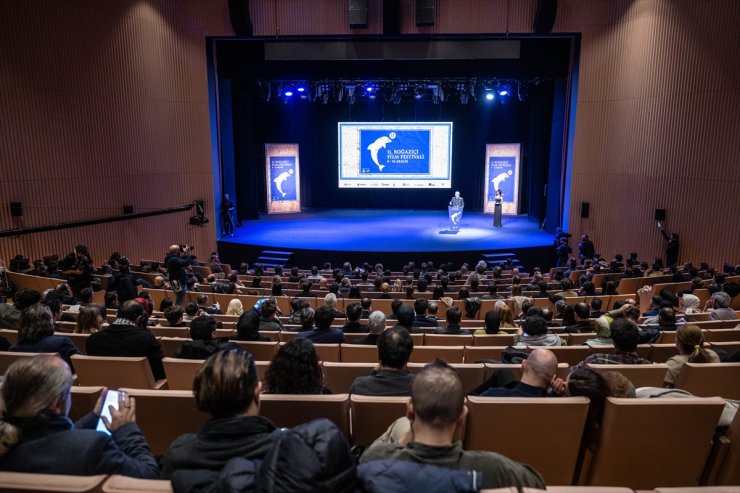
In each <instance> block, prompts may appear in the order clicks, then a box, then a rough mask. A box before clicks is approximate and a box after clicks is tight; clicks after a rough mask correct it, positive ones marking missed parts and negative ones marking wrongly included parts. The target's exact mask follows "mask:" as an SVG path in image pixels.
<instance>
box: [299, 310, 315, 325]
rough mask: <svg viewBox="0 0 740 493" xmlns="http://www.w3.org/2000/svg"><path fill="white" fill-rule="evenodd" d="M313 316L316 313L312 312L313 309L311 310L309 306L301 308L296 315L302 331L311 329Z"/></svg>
mask: <svg viewBox="0 0 740 493" xmlns="http://www.w3.org/2000/svg"><path fill="white" fill-rule="evenodd" d="M315 315H316V312H314V310H313V308H311V307H310V306H305V307H303V308H301V311H300V313H299V315H298V320H299V321H300V323H301V327H303V329H304V330H311V329H313V323H314V316H315Z"/></svg>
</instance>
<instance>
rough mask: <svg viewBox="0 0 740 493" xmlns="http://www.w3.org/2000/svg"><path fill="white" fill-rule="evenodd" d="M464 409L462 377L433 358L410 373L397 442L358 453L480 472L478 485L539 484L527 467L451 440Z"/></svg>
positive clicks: (369, 457) (366, 458) (367, 458)
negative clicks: (404, 427) (404, 423)
mask: <svg viewBox="0 0 740 493" xmlns="http://www.w3.org/2000/svg"><path fill="white" fill-rule="evenodd" d="M467 413H468V409H467V406H465V392H464V390H463V384H462V380H461V379H460V376H459V375H458V374H457V372H456V371H455V370H454V369H453V368H452V367H450V366H449V365H448V364H447V363H444V362H442V361H439V360H437V361H435V362H434V363H430V364H428V365H427V366H425V367H424V369H423V370H422V371H421V372H420V373H419V375H418V376H417V377H416V379H415V381H414V384H413V386H412V390H411V398H410V399H409V402H408V404H407V407H406V417H407V418H408V421H409V422H410V430H409V433H407V436H406V437H404V440H402V442H401V443H388V444H378V445H373V446H371V447H369V448H368V449H366V450H365V452H364V453H363V454H362V456H361V457H360V462H361V463H366V462H370V461H373V460H382V459H393V460H406V461H411V462H416V463H422V464H432V465H436V466H441V467H445V468H448V469H462V470H474V471H480V472H482V473H483V488H504V487H531V488H540V489H544V487H545V483H544V481H543V479H542V477H541V476H540V475H539V474H538V473H537V472H536V471H535V470H534V469H532V468H531V467H530V466H527V465H524V464H520V463H518V462H514V461H513V460H511V459H508V458H506V457H504V456H502V455H500V454H497V453H495V452H484V451H466V450H463V449H462V444H461V442H459V441H457V442H455V441H453V440H454V437H455V435H456V434H458V433H459V431H460V429H461V428H462V426H463V425H464V423H465V419H466V418H467Z"/></svg>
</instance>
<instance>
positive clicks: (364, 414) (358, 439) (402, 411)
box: [350, 394, 409, 447]
mask: <svg viewBox="0 0 740 493" xmlns="http://www.w3.org/2000/svg"><path fill="white" fill-rule="evenodd" d="M408 401H409V398H408V397H379V396H369V395H356V394H352V395H351V396H350V402H351V406H352V443H353V444H354V445H358V446H361V447H367V446H369V445H371V444H372V443H373V442H374V441H375V440H376V439H377V438H378V437H379V436H380V435H382V434H383V433H384V432H385V430H386V429H387V428H388V426H390V424H391V423H393V422H394V421H395V420H397V419H398V418H400V417H403V416H406V403H407V402H408Z"/></svg>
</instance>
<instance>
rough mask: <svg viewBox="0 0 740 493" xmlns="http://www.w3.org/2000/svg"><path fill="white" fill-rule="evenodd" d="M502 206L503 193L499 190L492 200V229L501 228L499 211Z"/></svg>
mask: <svg viewBox="0 0 740 493" xmlns="http://www.w3.org/2000/svg"><path fill="white" fill-rule="evenodd" d="M503 206H504V192H502V191H501V189H500V188H499V189H498V190H496V196H495V197H494V198H493V227H494V228H500V227H501V209H502V208H503Z"/></svg>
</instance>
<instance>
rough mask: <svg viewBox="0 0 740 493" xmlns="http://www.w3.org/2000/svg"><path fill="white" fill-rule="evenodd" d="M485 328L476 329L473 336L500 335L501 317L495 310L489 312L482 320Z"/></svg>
mask: <svg viewBox="0 0 740 493" xmlns="http://www.w3.org/2000/svg"><path fill="white" fill-rule="evenodd" d="M483 322H484V324H485V327H484V328H483V329H478V330H476V331H475V332H474V334H478V335H484V334H500V333H501V315H499V313H498V311H496V310H489V311H487V312H486V315H485V317H484V320H483Z"/></svg>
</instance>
